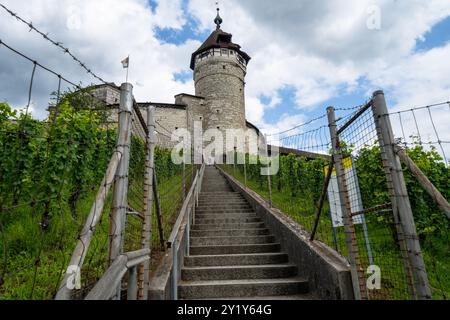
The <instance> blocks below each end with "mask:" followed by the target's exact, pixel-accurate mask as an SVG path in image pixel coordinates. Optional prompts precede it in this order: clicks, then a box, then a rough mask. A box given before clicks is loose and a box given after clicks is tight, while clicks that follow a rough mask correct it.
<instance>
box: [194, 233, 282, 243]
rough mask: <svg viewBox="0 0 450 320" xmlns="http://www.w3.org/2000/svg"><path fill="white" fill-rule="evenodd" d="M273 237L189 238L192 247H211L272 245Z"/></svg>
mask: <svg viewBox="0 0 450 320" xmlns="http://www.w3.org/2000/svg"><path fill="white" fill-rule="evenodd" d="M274 242H275V237H274V236H271V235H266V236H246V237H201V238H198V237H191V245H192V246H212V245H234V244H261V243H274Z"/></svg>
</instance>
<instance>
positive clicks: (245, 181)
mask: <svg viewBox="0 0 450 320" xmlns="http://www.w3.org/2000/svg"><path fill="white" fill-rule="evenodd" d="M244 185H245V187H246V188H247V155H246V154H244Z"/></svg>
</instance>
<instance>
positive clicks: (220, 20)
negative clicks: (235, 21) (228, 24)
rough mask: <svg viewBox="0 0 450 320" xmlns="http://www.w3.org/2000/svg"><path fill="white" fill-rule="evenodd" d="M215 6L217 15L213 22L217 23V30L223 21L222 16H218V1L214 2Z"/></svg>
mask: <svg viewBox="0 0 450 320" xmlns="http://www.w3.org/2000/svg"><path fill="white" fill-rule="evenodd" d="M216 6H217V17H216V18H215V19H214V23H215V24H216V25H217V30H219V29H220V25H221V24H222V22H223V20H222V18H221V17H220V8H219V1H217V2H216Z"/></svg>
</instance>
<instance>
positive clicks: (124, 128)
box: [109, 83, 133, 300]
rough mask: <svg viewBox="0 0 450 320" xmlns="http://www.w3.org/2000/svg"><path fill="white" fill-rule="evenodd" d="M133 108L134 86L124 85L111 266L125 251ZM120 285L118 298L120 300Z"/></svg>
mask: <svg viewBox="0 0 450 320" xmlns="http://www.w3.org/2000/svg"><path fill="white" fill-rule="evenodd" d="M132 108H133V86H132V85H131V84H130V83H123V84H122V86H121V92H120V107H119V141H123V142H122V143H123V153H124V154H123V156H122V160H121V161H120V165H119V168H118V170H117V173H116V179H115V184H114V193H113V204H112V211H111V222H110V229H109V264H111V263H112V262H113V261H114V260H115V259H116V258H117V257H118V256H119V255H120V254H121V253H122V250H123V235H124V229H125V219H126V210H127V198H128V169H129V163H130V143H131V125H130V123H131V110H132ZM120 290H121V288H120V285H119V287H118V288H117V292H118V294H117V297H118V299H119V300H120Z"/></svg>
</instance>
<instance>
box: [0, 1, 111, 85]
mask: <svg viewBox="0 0 450 320" xmlns="http://www.w3.org/2000/svg"><path fill="white" fill-rule="evenodd" d="M0 7H1V8H3V9H4V10H5V11H6V12H8V13H9V14H10V15H11V16H12V17H14V18H16V19H17V20H18V21H20V22H22V23H24V24H25V25H27V26H28V27H29V28H30V31H31V30H33V31H35V32H36V33H38V34H39V35H41V36H42V37H43V38H44V39H45V40H47V41H49V42H50V43H52V44H53V45H55V46H56V47H58V48H60V49H61V50H63V52H64V53H65V54H68V55H69V56H70V57H71V58H72V59H73V60H74V61H75V62H76V63H77V64H78V65H80V67H81V68H83V69H84V70H86V72H87V73H88V74H90V75H91V76H93V77H94V78H95V79H97V80H99V81H100V82H102V83H103V84H106V85H110V83H108V82H106V81H105V80H104V79H102V78H101V77H99V76H98V75H97V74H95V73H94V72H93V71H92V70H91V69H90V68H88V67H87V65H86V63H84V62H82V61H81V60H80V59H78V58H77V57H76V56H75V55H74V54H73V53H72V52H71V51H70V49H69V48H67V47H65V46H63V45H62V43H61V42H59V41H55V40H53V39H52V38H50V37H49V34H48V33H44V32H42V31H40V30H39V29H37V28H36V27H35V26H34V25H33V23H32V22H31V21H30V22H28V21H26V20H25V19H24V18H22V17H20V16H19V15H18V14H17V13H15V12H13V11H12V10H10V9H9V8H7V7H6V6H5V5H4V4H2V3H0Z"/></svg>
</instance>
